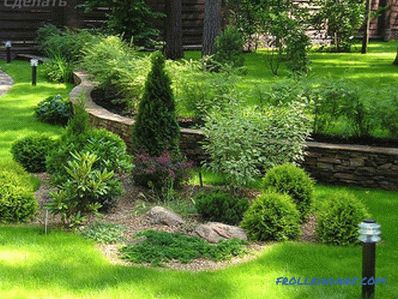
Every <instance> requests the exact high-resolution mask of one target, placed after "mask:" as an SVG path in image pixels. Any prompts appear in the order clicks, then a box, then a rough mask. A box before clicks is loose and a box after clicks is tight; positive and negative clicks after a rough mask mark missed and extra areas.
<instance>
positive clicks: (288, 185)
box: [263, 163, 314, 222]
mask: <svg viewBox="0 0 398 299" xmlns="http://www.w3.org/2000/svg"><path fill="white" fill-rule="evenodd" d="M263 188H264V189H265V190H267V189H272V190H274V191H276V192H280V193H286V194H288V195H290V196H291V197H292V199H293V201H294V203H295V204H296V206H297V209H298V211H299V212H300V220H301V221H302V222H303V221H305V220H306V218H307V216H308V213H309V212H310V210H311V205H312V199H313V193H314V182H313V180H312V179H311V178H310V177H309V175H308V174H307V173H306V172H305V171H304V170H303V169H301V168H299V167H297V166H295V165H293V164H291V163H286V164H283V165H280V166H276V167H273V168H272V169H271V170H269V171H268V172H267V174H266V176H265V177H264V179H263Z"/></svg>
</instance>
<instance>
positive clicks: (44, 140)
mask: <svg viewBox="0 0 398 299" xmlns="http://www.w3.org/2000/svg"><path fill="white" fill-rule="evenodd" d="M55 144H56V142H55V141H54V140H52V139H51V138H50V137H47V136H44V135H31V136H28V137H25V138H22V139H19V140H17V141H16V142H15V143H14V144H13V145H12V148H11V153H12V155H13V157H14V160H15V161H17V162H18V163H20V164H21V165H22V166H23V168H25V170H26V171H29V172H32V173H37V172H44V171H46V157H47V155H48V153H49V152H50V151H51V150H52V149H53V148H54V147H55Z"/></svg>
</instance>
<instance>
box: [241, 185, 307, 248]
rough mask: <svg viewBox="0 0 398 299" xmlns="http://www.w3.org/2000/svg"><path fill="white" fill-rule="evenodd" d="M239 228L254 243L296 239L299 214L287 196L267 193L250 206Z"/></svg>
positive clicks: (298, 228) (298, 230)
mask: <svg viewBox="0 0 398 299" xmlns="http://www.w3.org/2000/svg"><path fill="white" fill-rule="evenodd" d="M241 227H242V228H244V229H246V231H247V234H248V237H249V238H250V239H252V240H256V241H284V240H291V239H296V238H297V236H298V235H299V233H300V221H299V212H298V211H297V208H296V206H295V204H294V203H293V201H292V199H291V197H290V196H289V195H287V194H279V193H274V192H267V193H264V194H263V195H261V196H259V197H258V198H257V199H256V200H255V201H254V202H253V203H252V204H251V206H250V207H249V209H248V210H247V212H246V213H245V215H244V216H243V220H242V222H241Z"/></svg>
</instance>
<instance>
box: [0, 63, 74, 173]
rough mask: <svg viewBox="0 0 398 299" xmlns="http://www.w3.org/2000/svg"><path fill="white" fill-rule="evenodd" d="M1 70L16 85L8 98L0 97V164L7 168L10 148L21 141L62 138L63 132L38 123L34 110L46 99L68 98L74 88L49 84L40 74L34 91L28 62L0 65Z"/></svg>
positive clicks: (5, 96)
mask: <svg viewBox="0 0 398 299" xmlns="http://www.w3.org/2000/svg"><path fill="white" fill-rule="evenodd" d="M39 68H40V67H39ZM0 69H1V70H3V71H5V72H6V73H8V74H9V75H10V76H11V77H12V78H13V79H14V83H15V84H14V86H13V88H12V89H11V90H10V91H9V92H8V93H7V94H6V95H4V96H2V97H0V163H1V164H2V165H4V164H9V163H11V154H10V148H11V145H12V143H13V142H14V141H15V140H17V139H18V138H21V137H24V136H27V135H29V134H32V133H45V134H48V135H50V136H56V135H59V133H60V132H61V130H62V128H61V127H57V126H52V125H47V124H44V123H41V122H39V121H37V120H36V119H35V117H34V112H33V111H34V110H33V109H34V108H35V107H36V105H37V103H39V102H40V101H41V100H43V99H45V98H46V97H49V96H54V95H56V94H60V95H62V96H64V97H67V95H68V93H69V91H70V89H71V87H72V86H71V85H68V86H66V85H64V84H52V83H48V82H46V81H45V79H44V78H43V76H42V74H41V73H40V72H39V77H38V85H37V86H35V87H33V86H32V85H31V83H30V82H31V81H30V80H31V77H30V76H31V73H30V64H29V63H28V62H23V61H13V62H12V63H11V64H6V63H4V61H0Z"/></svg>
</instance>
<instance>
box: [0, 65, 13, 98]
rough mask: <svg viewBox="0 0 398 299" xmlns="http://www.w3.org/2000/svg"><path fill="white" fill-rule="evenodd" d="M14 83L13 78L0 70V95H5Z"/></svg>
mask: <svg viewBox="0 0 398 299" xmlns="http://www.w3.org/2000/svg"><path fill="white" fill-rule="evenodd" d="M13 85H14V80H13V79H12V78H11V76H10V75H8V74H7V73H5V72H4V71H2V70H0V96H3V95H5V94H6V93H7V92H8V91H9V90H10V89H11V87H12V86H13Z"/></svg>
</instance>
